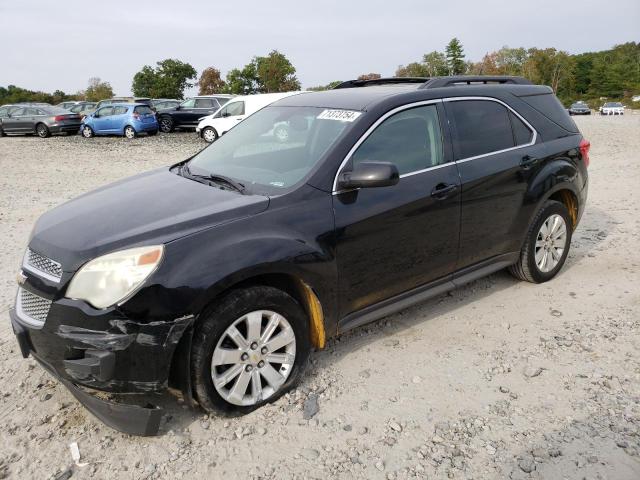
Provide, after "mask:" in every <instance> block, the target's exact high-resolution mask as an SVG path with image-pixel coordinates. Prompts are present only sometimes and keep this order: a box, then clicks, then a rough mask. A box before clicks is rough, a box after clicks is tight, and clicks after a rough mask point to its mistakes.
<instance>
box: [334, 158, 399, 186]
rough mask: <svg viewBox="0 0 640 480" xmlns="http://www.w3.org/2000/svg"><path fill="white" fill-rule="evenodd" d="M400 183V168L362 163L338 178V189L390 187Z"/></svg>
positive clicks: (387, 164) (392, 165) (390, 165)
mask: <svg viewBox="0 0 640 480" xmlns="http://www.w3.org/2000/svg"><path fill="white" fill-rule="evenodd" d="M399 181H400V174H399V173H398V167H396V166H395V165H394V164H393V163H389V162H362V163H359V164H357V165H356V166H355V168H354V169H353V170H352V171H350V172H343V173H341V174H340V176H339V177H338V189H340V190H348V189H353V188H373V187H390V186H392V185H395V184H396V183H398V182H399Z"/></svg>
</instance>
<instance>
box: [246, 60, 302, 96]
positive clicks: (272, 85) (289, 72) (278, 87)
mask: <svg viewBox="0 0 640 480" xmlns="http://www.w3.org/2000/svg"><path fill="white" fill-rule="evenodd" d="M253 61H254V63H255V65H256V73H257V77H258V82H259V84H260V91H261V92H264V93H272V92H288V91H292V90H300V82H299V81H298V78H297V77H296V68H295V67H294V66H293V64H292V63H291V62H290V61H289V59H288V58H287V57H286V56H284V55H283V54H282V53H280V52H278V51H277V50H272V51H271V52H270V53H269V55H267V56H266V57H256V58H254V60H253Z"/></svg>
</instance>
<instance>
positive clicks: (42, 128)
mask: <svg viewBox="0 0 640 480" xmlns="http://www.w3.org/2000/svg"><path fill="white" fill-rule="evenodd" d="M36 133H37V134H38V136H39V137H40V138H46V137H47V136H48V134H49V131H48V130H47V127H46V126H44V125H42V124H40V125H38V128H37V129H36Z"/></svg>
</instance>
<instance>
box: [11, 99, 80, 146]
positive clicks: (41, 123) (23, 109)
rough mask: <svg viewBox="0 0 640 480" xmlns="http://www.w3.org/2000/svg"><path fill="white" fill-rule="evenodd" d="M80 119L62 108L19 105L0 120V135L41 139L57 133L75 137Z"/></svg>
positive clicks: (75, 114)
mask: <svg viewBox="0 0 640 480" xmlns="http://www.w3.org/2000/svg"><path fill="white" fill-rule="evenodd" d="M80 118H81V117H80V115H78V114H77V113H71V112H69V111H68V110H65V109H64V108H59V107H49V106H35V105H34V106H30V105H25V106H23V105H20V106H19V108H16V109H13V110H11V112H9V113H8V114H7V116H6V117H4V118H0V135H6V134H11V135H14V134H22V135H32V134H36V135H38V136H39V137H41V138H47V137H50V136H51V135H52V134H59V133H66V134H68V135H75V134H77V133H78V129H79V128H80Z"/></svg>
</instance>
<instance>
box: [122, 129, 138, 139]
mask: <svg viewBox="0 0 640 480" xmlns="http://www.w3.org/2000/svg"><path fill="white" fill-rule="evenodd" d="M136 135H137V133H136V129H135V128H133V127H132V126H131V125H127V126H126V127H124V136H125V137H127V138H128V139H129V140H131V139H133V138H136Z"/></svg>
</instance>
